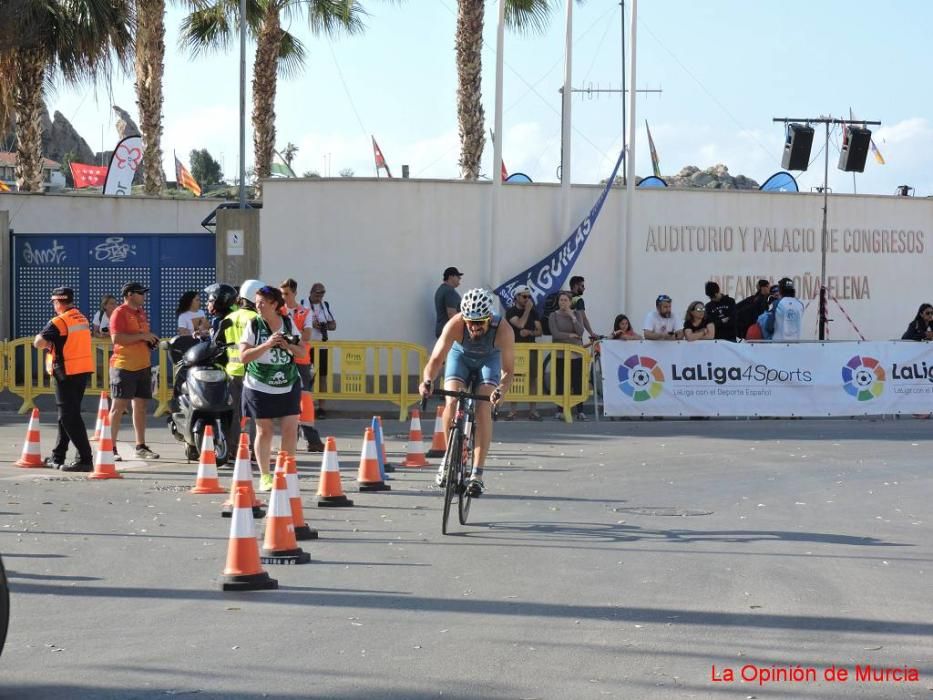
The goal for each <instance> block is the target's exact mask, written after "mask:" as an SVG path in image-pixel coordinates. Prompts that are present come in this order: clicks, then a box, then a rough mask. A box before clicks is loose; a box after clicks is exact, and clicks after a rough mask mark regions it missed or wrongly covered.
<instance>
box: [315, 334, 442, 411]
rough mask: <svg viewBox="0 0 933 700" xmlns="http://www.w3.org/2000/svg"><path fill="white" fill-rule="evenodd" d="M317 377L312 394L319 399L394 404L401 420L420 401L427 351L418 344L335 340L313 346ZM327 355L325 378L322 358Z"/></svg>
mask: <svg viewBox="0 0 933 700" xmlns="http://www.w3.org/2000/svg"><path fill="white" fill-rule="evenodd" d="M311 352H312V362H314V367H315V373H314V382H313V384H312V386H311V392H312V393H313V394H314V397H315V398H318V399H327V400H330V399H334V400H339V401H348V400H349V401H354V400H356V401H359V400H365V401H390V402H392V403H394V404H396V405H398V407H399V420H405V418H406V417H407V416H408V408H409V407H410V406H411V405H413V404H414V403H416V402H417V401H419V400H420V397H419V395H418V384H419V383H420V381H421V370H422V368H423V367H424V365H425V363H427V361H428V353H427V351H426V350H425V349H424V348H423V347H421V346H420V345H415V344H414V343H401V342H391V341H381V340H331V341H328V342H327V343H317V344H314V345H312V348H311ZM323 353H326V354H327V358H326V360H325V361H324V364H326V365H327V373H326V375H325V374H323V373H322V372H321V371H320V370H321V369H322V363H321V357H322V354H323Z"/></svg>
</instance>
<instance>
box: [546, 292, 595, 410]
mask: <svg viewBox="0 0 933 700" xmlns="http://www.w3.org/2000/svg"><path fill="white" fill-rule="evenodd" d="M572 305H573V299H572V295H571V293H570V292H567V291H562V292H560V294H559V295H558V297H557V311H553V312H551V315H550V317H548V325H549V326H550V328H551V337H552V338H553V339H554V342H555V343H569V344H570V345H579V346H580V347H583V322H582V321H581V320H580V317H579V316H578V315H577V312H576V311H574V310H573V308H572ZM563 354H564V353H563V352H562V351H560V350H558V351H557V353H556V355H557V358H556V363H557V365H556V367H555V374H556V377H555V379H556V381H557V393H560V394H562V393H563V392H564V365H565V362H566V360H565V358H564V357H563ZM570 391H571V392H572V393H574V394H579V393H580V392H582V391H583V358H582V357H573V358H571V360H570ZM574 411H575V412H576V419H577V420H586V414H584V413H583V404H582V403H579V404H577V405H576V406H574ZM554 417H555V418H556V419H557V420H563V419H564V413H563V407H561V406H558V407H557V413H556V414H555V415H554Z"/></svg>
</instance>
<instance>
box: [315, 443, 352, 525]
mask: <svg viewBox="0 0 933 700" xmlns="http://www.w3.org/2000/svg"><path fill="white" fill-rule="evenodd" d="M352 505H353V501H351V500H350V499H349V498H347V495H346V494H345V493H344V492H343V483H341V481H340V458H339V457H338V456H337V441H336V440H334V438H332V437H329V438H327V439H326V440H325V441H324V459H323V460H322V461H321V480H320V481H318V485H317V507H318V508H346V507H349V506H352Z"/></svg>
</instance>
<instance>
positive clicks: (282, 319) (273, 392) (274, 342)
mask: <svg viewBox="0 0 933 700" xmlns="http://www.w3.org/2000/svg"><path fill="white" fill-rule="evenodd" d="M254 301H255V304H256V312H257V313H258V314H259V315H258V316H257V317H256V318H254V319H253V320H252V321H251V322H250V323H249V324H248V325H247V327H246V332H245V333H244V335H243V337H242V339H241V340H240V361H241V362H243V364H245V365H246V377H245V378H244V380H243V404H242V409H243V415H244V416H250V417H251V418H252V419H253V421H254V422H255V424H256V442H255V444H254V449H255V452H256V461H257V462H258V464H259V471H260V477H259V490H260V491H271V490H272V474H271V473H270V471H269V460H270V458H271V455H272V435H273V433H274V428H273V424H272V421H273V420H275V419H276V418H278V419H279V420H280V429H281V431H282V449H283V450H285V451H286V452H287V453H289V454H290V455H294V454H295V451H296V449H297V447H298V415H299V413H300V412H301V411H300V406H301V381H300V379H299V376H298V368H297V367H296V365H295V357H302V356H303V355H304V354H305V352H307V350H306V349H305V347H304V346H303V345H302V343H301V337H300V336H299V335H298V333H297V332H296V330H295V327H294V324H292V321H291V319H290V318H289V317H288V316H283V315H282V314H281V312H280V309H281V308H282V307H283V306H284V305H285V299H284V297H283V296H282V292H281V291H280V290H279V289H277V288H275V287H270V286H263V287H261V288H260V289H259V290H258V291H257V292H256V295H255V296H254Z"/></svg>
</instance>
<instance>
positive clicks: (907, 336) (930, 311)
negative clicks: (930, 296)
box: [901, 304, 933, 340]
mask: <svg viewBox="0 0 933 700" xmlns="http://www.w3.org/2000/svg"><path fill="white" fill-rule="evenodd" d="M901 340H933V306H931V305H930V304H920V308H919V309H917V315H916V316H914V320H913V321H911V322H910V323H909V324H908V326H907V330H906V331H904V335H902V336H901Z"/></svg>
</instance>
